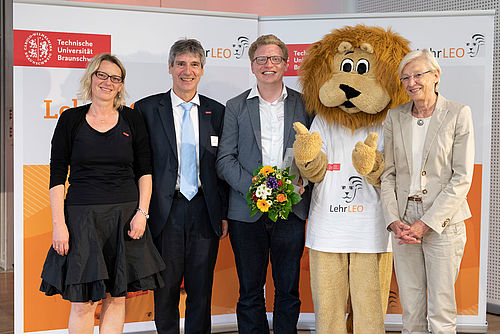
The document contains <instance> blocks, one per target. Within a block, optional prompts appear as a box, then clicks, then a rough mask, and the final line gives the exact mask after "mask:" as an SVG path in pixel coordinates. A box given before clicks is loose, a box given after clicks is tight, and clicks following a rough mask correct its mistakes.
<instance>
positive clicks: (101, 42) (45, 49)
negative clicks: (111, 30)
mask: <svg viewBox="0 0 500 334" xmlns="http://www.w3.org/2000/svg"><path fill="white" fill-rule="evenodd" d="M103 52H111V35H95V34H79V33H69V32H55V31H32V30H14V66H36V67H64V68H85V67H86V66H87V63H88V61H89V60H90V59H91V58H92V57H94V56H96V55H98V54H100V53H103Z"/></svg>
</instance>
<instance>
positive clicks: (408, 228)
mask: <svg viewBox="0 0 500 334" xmlns="http://www.w3.org/2000/svg"><path fill="white" fill-rule="evenodd" d="M389 229H390V230H391V231H392V232H394V238H396V239H400V241H399V243H398V244H399V245H403V244H419V243H421V242H422V237H423V236H424V234H425V233H426V232H427V231H428V230H429V226H427V225H426V224H425V223H424V222H423V221H421V220H420V219H419V220H417V221H416V222H414V223H413V224H411V225H406V224H403V222H402V221H401V220H396V221H393V222H392V223H391V224H390V225H389Z"/></svg>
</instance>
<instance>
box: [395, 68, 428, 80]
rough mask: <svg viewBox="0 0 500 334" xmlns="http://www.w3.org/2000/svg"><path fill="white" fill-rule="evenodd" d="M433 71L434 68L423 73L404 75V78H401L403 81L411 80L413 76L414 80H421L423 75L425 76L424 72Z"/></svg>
mask: <svg viewBox="0 0 500 334" xmlns="http://www.w3.org/2000/svg"><path fill="white" fill-rule="evenodd" d="M431 72H434V70H427V71H425V72H422V73H417V74H413V75H407V76H404V77H402V78H399V80H401V82H402V83H407V82H410V79H411V78H413V80H415V81H420V80H422V77H423V76H424V74H427V73H431Z"/></svg>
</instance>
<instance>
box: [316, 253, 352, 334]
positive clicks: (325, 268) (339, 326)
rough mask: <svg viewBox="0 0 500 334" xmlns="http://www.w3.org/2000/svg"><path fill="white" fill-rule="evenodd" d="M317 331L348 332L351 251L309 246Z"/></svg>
mask: <svg viewBox="0 0 500 334" xmlns="http://www.w3.org/2000/svg"><path fill="white" fill-rule="evenodd" d="M309 265H310V270H311V292H312V298H313V302H314V313H315V317H316V333H318V334H346V333H347V329H346V323H345V313H346V305H347V296H348V295H349V285H348V265H349V264H348V254H342V253H325V252H320V251H315V250H313V249H310V250H309Z"/></svg>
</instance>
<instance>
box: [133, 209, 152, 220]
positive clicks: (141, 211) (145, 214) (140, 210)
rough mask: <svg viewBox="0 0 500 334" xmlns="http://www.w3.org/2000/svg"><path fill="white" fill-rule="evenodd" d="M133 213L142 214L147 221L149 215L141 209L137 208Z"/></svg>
mask: <svg viewBox="0 0 500 334" xmlns="http://www.w3.org/2000/svg"><path fill="white" fill-rule="evenodd" d="M135 211H139V212H140V213H142V214H143V215H144V216H145V217H146V219H149V214H148V213H147V212H146V211H144V210H143V209H141V208H137V209H136V210H135Z"/></svg>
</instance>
